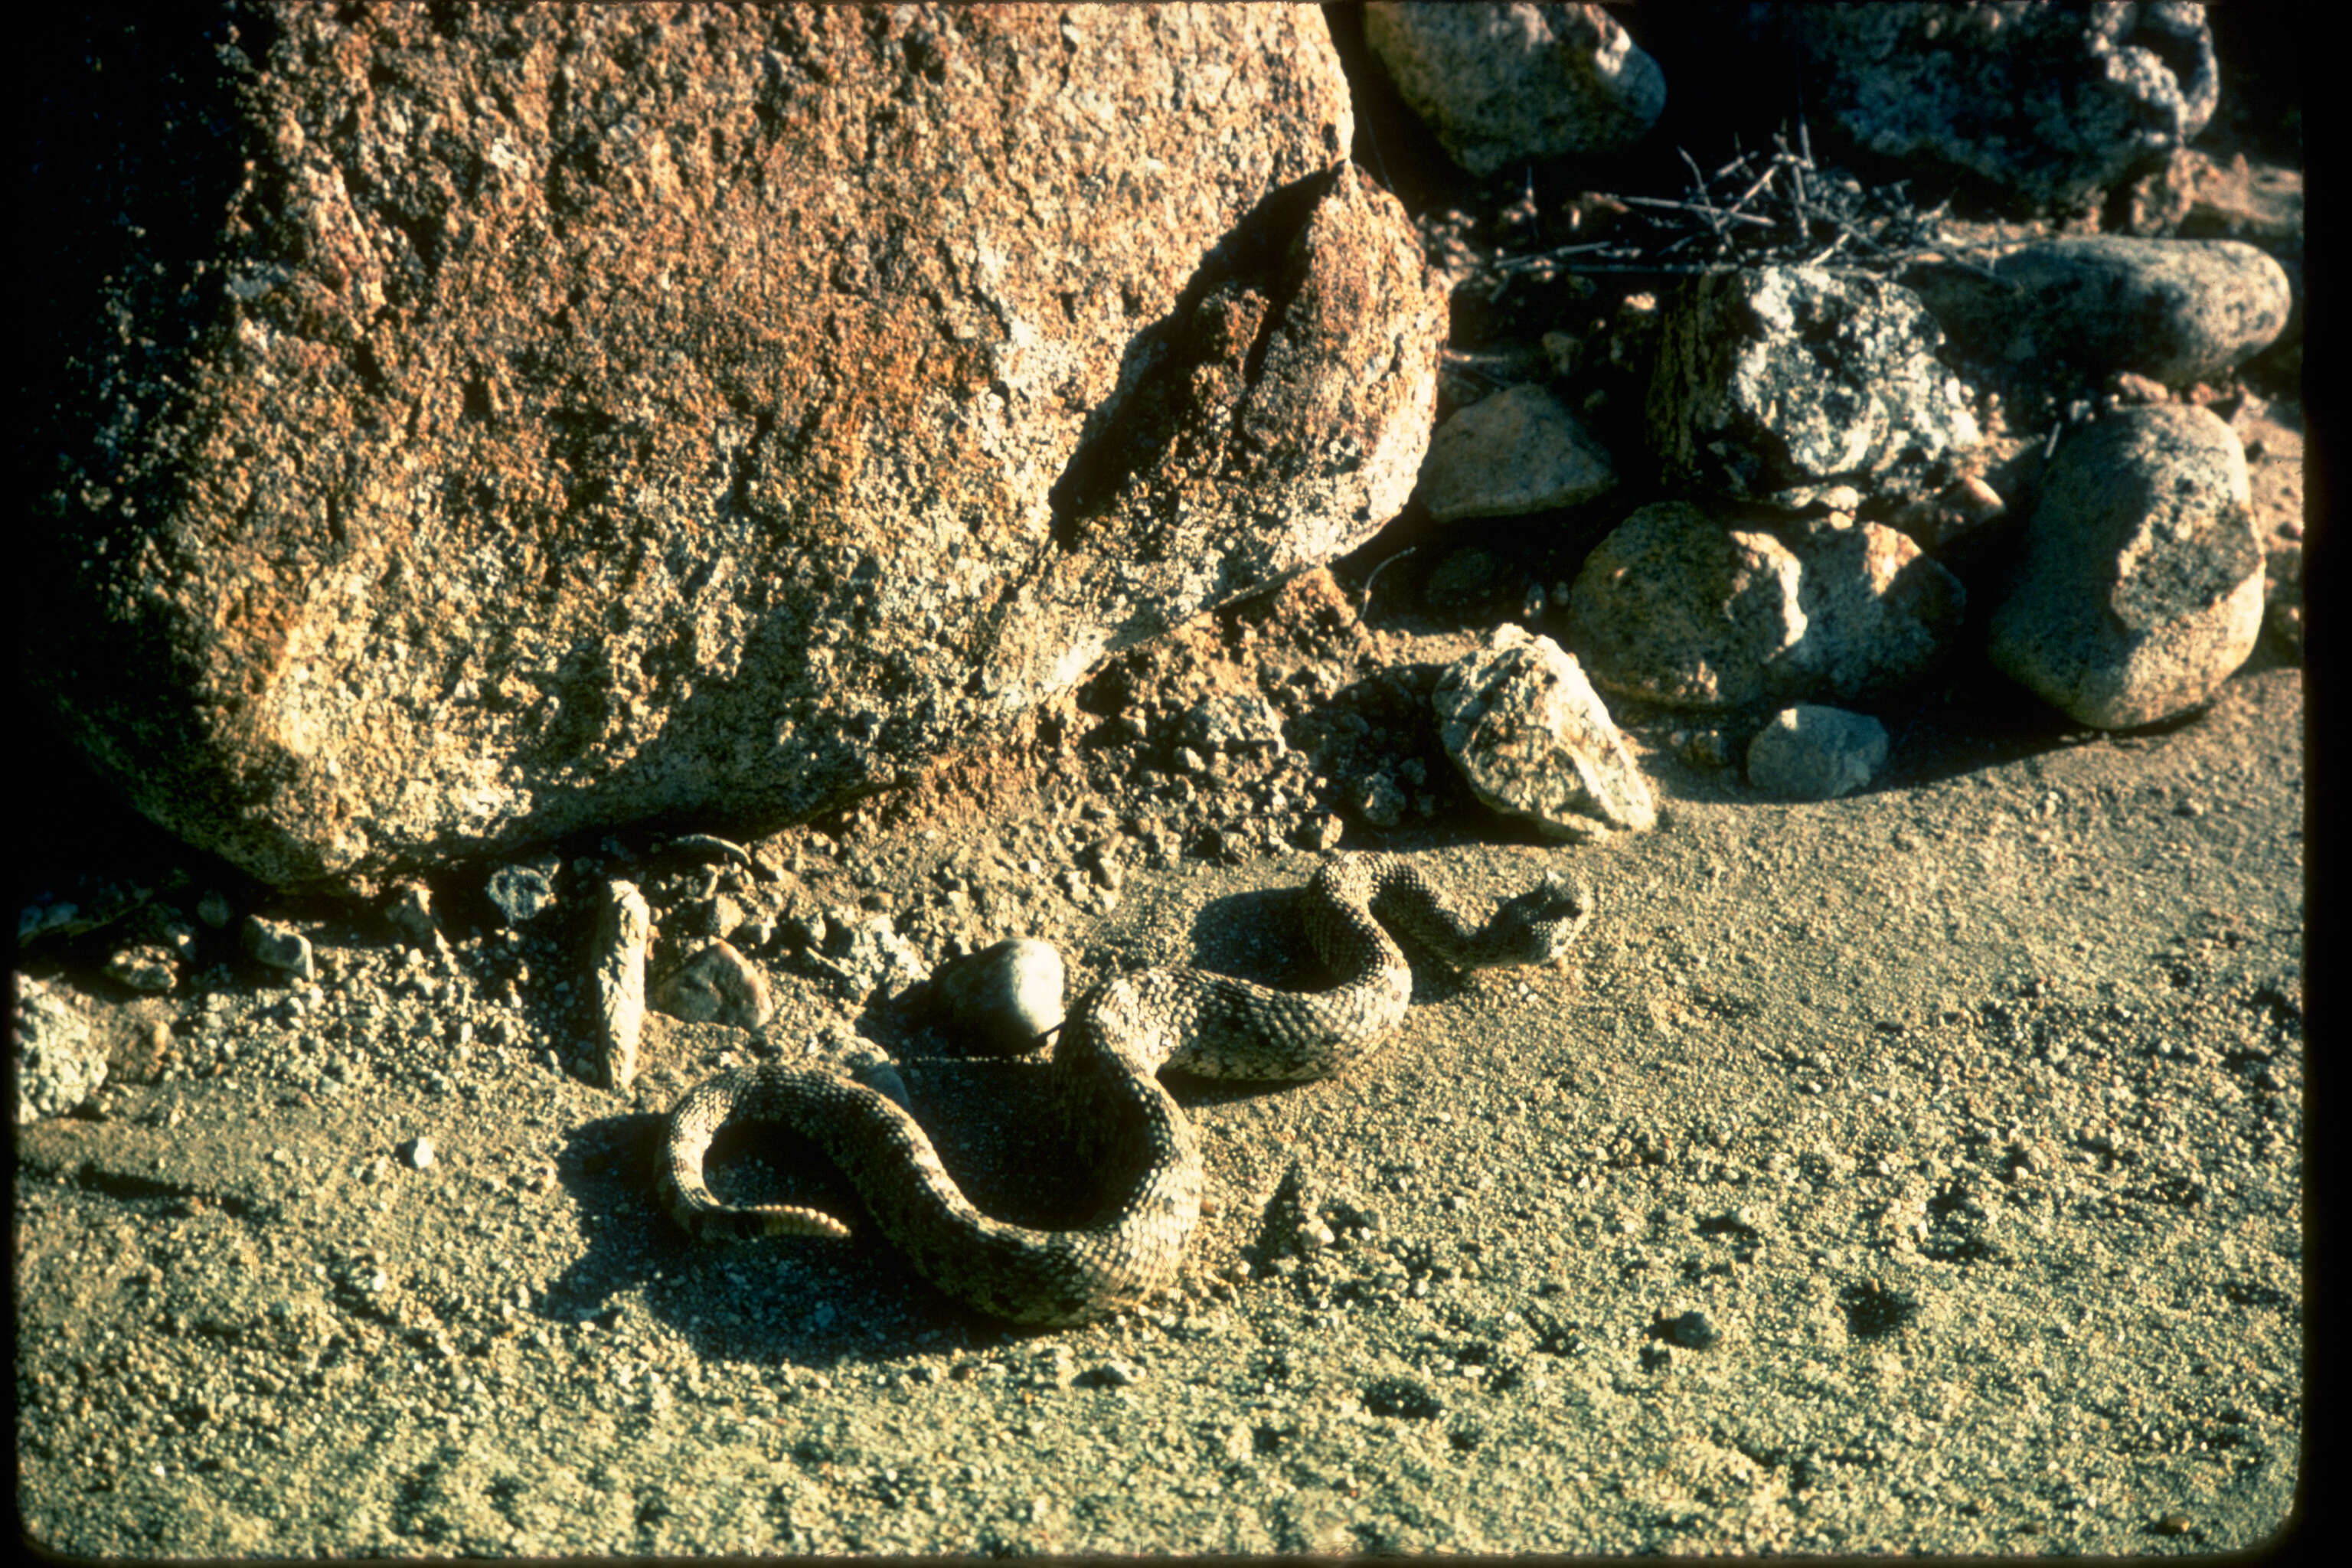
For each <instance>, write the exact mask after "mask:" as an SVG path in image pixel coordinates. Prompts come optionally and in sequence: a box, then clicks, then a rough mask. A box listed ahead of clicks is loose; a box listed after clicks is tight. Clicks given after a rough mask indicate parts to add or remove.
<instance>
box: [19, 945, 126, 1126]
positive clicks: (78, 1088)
mask: <svg viewBox="0 0 2352 1568" xmlns="http://www.w3.org/2000/svg"><path fill="white" fill-rule="evenodd" d="M15 1011H16V1016H15V1018H14V1019H13V1020H12V1024H13V1026H12V1027H11V1028H10V1029H9V1031H8V1043H9V1056H10V1066H11V1067H12V1068H14V1069H15V1072H16V1121H17V1123H18V1125H20V1126H21V1125H23V1124H24V1123H26V1122H28V1121H40V1120H42V1119H43V1118H44V1117H50V1116H63V1115H64V1114H65V1113H66V1112H67V1111H68V1110H72V1109H73V1108H74V1107H75V1106H77V1105H79V1104H81V1103H82V1102H83V1101H84V1100H88V1099H89V1097H90V1096H91V1095H93V1094H96V1093H97V1092H98V1090H99V1086H100V1085H101V1084H103V1083H105V1082H106V1042H105V1041H104V1040H103V1039H101V1038H100V1037H99V1033H98V1031H97V1030H96V1029H94V1028H92V1027H91V1026H90V1021H89V1016H88V1015H86V1014H85V1013H83V1012H82V1010H81V1009H80V1008H79V1007H77V1006H75V1005H73V1004H72V1003H71V1002H70V1001H68V999H67V998H66V997H64V996H62V995H60V994H58V993H57V992H55V991H52V990H50V989H49V988H48V987H47V986H46V985H43V984H41V983H40V982H39V981H37V980H35V979H32V978H31V977H30V976H28V975H24V974H19V975H17V976H16V1009H15Z"/></svg>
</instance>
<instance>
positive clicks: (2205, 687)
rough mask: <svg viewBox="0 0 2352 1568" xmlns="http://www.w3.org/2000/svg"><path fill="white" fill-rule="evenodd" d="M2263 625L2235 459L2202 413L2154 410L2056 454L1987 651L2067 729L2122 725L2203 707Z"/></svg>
mask: <svg viewBox="0 0 2352 1568" xmlns="http://www.w3.org/2000/svg"><path fill="white" fill-rule="evenodd" d="M2262 623H2263V548H2262V542H2261V540H2260V539H2259V538H2257V537H2256V535H2255V531H2254V520H2253V512H2252V488H2251V486H2250V484H2249V482H2248V479H2247V474H2246V456H2245V449H2244V448H2243V447H2241V446H2240V445H2239V443H2238V437H2236V436H2235V435H2234V434H2232V433H2231V429H2230V427H2229V426H2226V425H2224V424H2222V423H2221V420H2219V419H2217V418H2215V417H2214V416H2212V415H2211V414H2209V413H2207V412H2206V411H2205V410H2204V409H2202V408H2196V407H2191V406H2189V405H2184V404H2172V403H2166V404H2158V405H2154V406H2152V407H2147V408H2132V409H2126V410H2124V411H2122V412H2119V413H2116V414H2113V415H2110V416H2107V417H2106V418H2105V419H2102V420H2100V421H2099V422H2098V423H2097V424H2096V425H2094V426H2091V427H2090V428H2089V429H2087V430H2085V431H2083V432H2082V433H2080V434H2078V435H2076V436H2075V437H2073V438H2072V439H2071V440H2069V441H2068V442H2067V443H2066V444H2065V446H2064V447H2061V448H2060V450H2059V452H2058V456H2057V458H2055V459H2054V460H2053V463H2052V464H2051V468H2050V474H2049V477H2048V479H2046V480H2045V481H2044V483H2043V486H2042V502H2041V505H2040V506H2039V507H2037V508H2036V509H2035V510H2034V513H2033V517H2032V521H2030V522H2029V523H2028V524H2027V525H2026V547H2025V555H2024V559H2023V561H2022V562H2021V564H2020V567H2019V570H2018V575H2017V579H2016V585H2015V587H2014V588H2013V589H2012V591H2011V594H2010V596H2009V597H2008V599H2006V600H2005V601H2003V603H2002V604H2001V606H2000V609H1999V610H1997V611H1995V612H1994V614H1993V617H1992V626H1991V639H1990V647H1989V651H1990V654H1991V657H1992V660H1993V662H1994V663H1995V664H1997V665H1999V666H2000V668H2001V669H2002V670H2003V671H2005V672H2006V673H2007V674H2008V675H2009V676H2011V678H2012V679H2015V680H2017V681H2018V682H2020V683H2021V684H2022V685H2024V686H2025V687H2027V688H2028V689H2031V690H2032V691H2033V692H2034V693H2035V694H2036V695H2038V696H2040V697H2041V698H2042V700H2045V701H2047V702H2049V703H2050V704H2051V705H2052V706H2053V707H2055V708H2057V709H2059V710H2062V711H2063V712H2064V713H2066V714H2067V715H2068V716H2069V717H2071V718H2074V719H2075V720H2077V721H2080V722H2082V723H2084V724H2093V725H2096V726H2098V727H2099V728H2101V729H2124V728H2128V727H2130V726H2133V725H2137V724H2153V723H2155V722H2157V721H2158V720H2161V719H2168V718H2170V717H2172V716H2173V715H2175V714H2177V713H2181V712H2185V711H2187V710H2189V709H2191V708H2194V707H2195V706H2197V705H2198V704H2199V703H2200V702H2202V701H2204V700H2206V699H2208V698H2210V696H2212V695H2213V692H2214V690H2215V689H2217V688H2218V687H2219V686H2220V685H2221V682H2222V681H2223V680H2225V679H2228V678H2229V676H2230V672H2231V671H2232V670H2234V669H2236V668H2238V666H2240V665H2241V664H2243V663H2244V662H2245V659H2246V656H2247V655H2248V654H2250V653H2252V651H2253V648H2254V639H2255V637H2257V636H2259V635H2260V634H2261V631H2262Z"/></svg>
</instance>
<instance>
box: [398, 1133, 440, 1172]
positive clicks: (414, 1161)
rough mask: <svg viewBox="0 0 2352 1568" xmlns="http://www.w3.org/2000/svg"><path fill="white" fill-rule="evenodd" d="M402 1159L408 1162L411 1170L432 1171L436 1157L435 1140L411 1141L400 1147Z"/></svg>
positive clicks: (414, 1139) (421, 1139) (413, 1139)
mask: <svg viewBox="0 0 2352 1568" xmlns="http://www.w3.org/2000/svg"><path fill="white" fill-rule="evenodd" d="M400 1157H401V1158H402V1159H404V1160H405V1161H407V1162H408V1164H409V1168H410V1169H412V1170H417V1171H425V1170H430V1169H432V1166H433V1161H434V1157H435V1155H434V1149H433V1140H432V1139H430V1138H412V1139H410V1140H409V1141H408V1142H405V1143H404V1144H402V1145H401V1146H400Z"/></svg>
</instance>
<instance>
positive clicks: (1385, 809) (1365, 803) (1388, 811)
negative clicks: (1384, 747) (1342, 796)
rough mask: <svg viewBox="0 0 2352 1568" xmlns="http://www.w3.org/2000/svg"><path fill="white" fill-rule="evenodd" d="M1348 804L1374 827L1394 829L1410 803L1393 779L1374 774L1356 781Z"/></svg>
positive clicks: (1401, 819)
mask: <svg viewBox="0 0 2352 1568" xmlns="http://www.w3.org/2000/svg"><path fill="white" fill-rule="evenodd" d="M1350 804H1351V805H1354V806H1355V808H1356V809H1357V810H1358V811H1359V812H1361V813H1362V814H1363V817H1364V820H1365V821H1366V822H1369V823H1370V824H1371V825H1372V826H1374V827H1394V826H1396V825H1397V824H1398V823H1400V822H1402V821H1403V820H1404V808H1405V806H1406V805H1408V804H1410V803H1409V802H1408V801H1407V800H1406V799H1405V793H1404V791H1403V790H1402V789H1400V788H1399V787H1398V786H1397V782H1396V780H1395V779H1393V778H1391V776H1390V775H1388V774H1387V773H1371V774H1368V775H1367V776H1365V777H1364V778H1362V779H1360V780H1359V781H1357V784H1356V787H1355V790H1354V792H1353V798H1352V799H1351V801H1350Z"/></svg>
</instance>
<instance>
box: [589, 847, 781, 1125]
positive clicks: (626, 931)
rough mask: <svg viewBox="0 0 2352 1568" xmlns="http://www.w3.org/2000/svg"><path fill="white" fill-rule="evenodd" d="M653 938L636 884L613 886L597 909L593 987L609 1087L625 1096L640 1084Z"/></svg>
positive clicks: (601, 1063) (599, 1055)
mask: <svg viewBox="0 0 2352 1568" xmlns="http://www.w3.org/2000/svg"><path fill="white" fill-rule="evenodd" d="M652 936H653V911H652V910H650V909H648V908H647V907H646V896H645V894H643V893H642V892H640V891H638V890H637V887H636V884H635V883H633V882H622V881H614V882H607V883H606V884H605V885H604V901H603V903H602V904H601V905H600V906H599V908H598V909H597V910H596V935H595V939H594V942H595V945H594V946H593V949H592V950H591V952H590V956H589V970H588V984H589V987H590V989H591V990H592V991H593V993H594V994H595V999H596V1039H595V1047H596V1062H597V1068H598V1070H599V1071H600V1072H601V1073H602V1074H603V1075H604V1087H605V1088H607V1089H612V1090H614V1092H615V1093H619V1094H626V1093H627V1092H628V1089H629V1086H630V1085H631V1084H632V1083H634V1082H635V1081H636V1077H637V1041H638V1039H639V1037H640V1036H641V1035H642V1034H643V1033H644V1030H645V1023H646V943H647V942H649V941H650V940H651V938H652ZM755 973H756V972H755Z"/></svg>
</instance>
